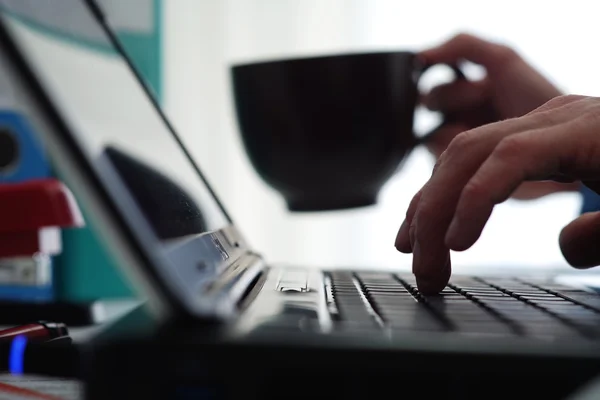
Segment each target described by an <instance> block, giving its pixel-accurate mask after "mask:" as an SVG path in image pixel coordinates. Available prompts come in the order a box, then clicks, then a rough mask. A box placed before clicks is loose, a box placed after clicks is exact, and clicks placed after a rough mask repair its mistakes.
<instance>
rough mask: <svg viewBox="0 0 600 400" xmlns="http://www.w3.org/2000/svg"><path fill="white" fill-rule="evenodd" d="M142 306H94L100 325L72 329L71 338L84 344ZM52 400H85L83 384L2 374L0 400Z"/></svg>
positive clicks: (133, 302) (114, 302)
mask: <svg viewBox="0 0 600 400" xmlns="http://www.w3.org/2000/svg"><path fill="white" fill-rule="evenodd" d="M140 305H141V302H140V301H138V300H131V299H123V300H108V301H100V302H98V303H97V305H95V310H94V312H97V313H98V317H99V320H100V323H99V324H97V325H92V326H89V327H83V328H69V332H70V334H71V337H72V338H73V341H74V342H75V343H85V342H86V341H88V340H90V339H92V338H93V337H94V336H96V335H98V334H99V333H100V332H102V331H103V330H104V329H108V328H109V327H110V325H111V324H112V323H113V322H115V321H116V320H118V319H119V318H121V317H123V316H125V315H126V314H128V313H130V312H132V311H133V310H135V309H136V308H137V307H139V306H140ZM0 328H3V327H0ZM6 328H8V327H6ZM48 396H53V397H48ZM51 398H55V399H64V400H80V399H83V385H82V384H81V382H78V381H75V380H69V379H57V378H48V377H44V376H34V375H24V376H13V375H10V374H0V400H21V399H28V400H36V399H45V400H48V399H51Z"/></svg>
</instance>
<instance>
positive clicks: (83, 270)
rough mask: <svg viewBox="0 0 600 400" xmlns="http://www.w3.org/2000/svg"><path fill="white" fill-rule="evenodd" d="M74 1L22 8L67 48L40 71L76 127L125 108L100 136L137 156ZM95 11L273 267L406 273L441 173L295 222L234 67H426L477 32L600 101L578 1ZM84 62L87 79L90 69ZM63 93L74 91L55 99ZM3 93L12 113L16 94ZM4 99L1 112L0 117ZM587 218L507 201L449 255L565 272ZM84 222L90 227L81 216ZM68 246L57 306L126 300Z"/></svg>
mask: <svg viewBox="0 0 600 400" xmlns="http://www.w3.org/2000/svg"><path fill="white" fill-rule="evenodd" d="M78 1H80V0H61V3H60V4H61V5H62V6H63V7H65V8H64V10H66V11H63V12H61V11H60V10H56V9H52V7H51V9H48V6H46V7H42V5H41V3H40V2H38V1H36V0H18V1H15V2H14V3H13V4H15V6H16V5H18V8H20V9H21V10H22V11H23V12H24V15H26V16H27V23H28V24H29V26H32V27H35V28H36V30H37V32H38V33H43V35H44V36H48V38H50V39H52V40H51V41H50V43H49V44H52V45H53V46H54V47H56V46H58V42H57V41H56V40H57V39H58V40H59V41H62V42H64V43H62V44H61V45H60V46H59V47H60V49H61V52H59V51H57V50H53V51H51V52H49V53H48V52H47V53H44V52H34V53H36V54H37V56H38V57H44V60H43V62H44V63H46V65H55V66H59V67H60V68H59V69H54V70H55V72H56V71H58V72H60V74H58V72H57V77H58V78H57V79H58V80H57V84H58V85H59V86H58V87H59V88H60V89H75V91H76V92H77V91H79V92H81V93H79V95H80V96H78V97H76V101H77V103H76V105H73V107H70V109H71V110H72V112H73V113H77V116H78V117H79V116H85V115H88V116H89V115H92V116H93V115H95V114H94V112H97V111H100V112H104V111H105V110H104V107H103V104H104V102H106V101H111V104H112V105H114V104H116V102H117V101H120V102H122V103H121V104H122V106H120V107H117V108H118V109H119V112H118V113H115V114H113V115H111V116H109V117H108V118H106V117H105V115H104V114H99V116H97V118H96V120H98V121H102V122H103V123H106V122H111V121H113V122H114V121H117V118H122V119H121V120H119V122H123V123H128V122H129V123H133V124H134V125H133V126H135V127H136V128H135V129H131V128H127V129H129V130H131V131H135V132H136V133H137V134H140V135H142V136H140V137H139V140H144V139H145V138H146V137H144V136H143V133H144V132H147V131H148V129H150V128H149V127H148V126H147V123H148V122H149V121H150V120H151V118H135V121H132V120H133V118H127V117H128V116H131V115H134V111H135V110H133V109H132V108H131V107H130V106H129V103H128V97H127V96H126V95H127V94H130V93H128V91H127V90H126V88H125V83H124V82H122V81H118V80H116V79H109V78H108V77H107V76H106V75H102V74H101V75H102V76H104V78H105V79H104V80H101V79H96V80H94V81H93V82H91V81H90V79H88V77H89V74H87V73H83V74H79V75H78V74H77V71H79V70H81V71H84V72H85V71H87V70H86V68H93V71H94V72H96V73H97V72H98V71H100V72H102V71H104V72H105V73H109V72H111V71H112V72H114V71H121V70H120V69H119V68H117V69H116V70H115V69H114V67H115V65H120V64H119V63H115V61H116V59H114V54H112V52H113V50H112V49H111V48H110V46H108V43H106V40H105V39H104V40H103V38H102V35H101V34H100V35H98V34H99V32H95V34H94V32H93V30H94V29H93V28H94V26H93V24H91V23H90V24H87V25H86V24H81V25H77V24H74V23H73V22H72V21H73V20H76V19H73V18H69V17H68V16H69V14H68V10H71V11H72V10H73V9H75V8H74V7H70V6H69V5H70V4H71V5H73V4H74V3H76V2H78ZM98 3H99V4H100V5H101V6H102V8H103V11H104V13H105V14H106V16H107V20H108V21H109V23H110V24H111V25H112V27H113V28H114V29H115V32H116V34H117V36H118V37H119V39H120V40H121V42H122V44H123V46H124V48H125V50H126V51H127V52H128V53H129V56H130V57H131V59H132V61H133V63H134V64H135V65H136V67H137V68H138V70H139V72H140V73H141V75H142V77H143V78H144V79H145V80H146V82H147V84H148V85H149V87H150V88H151V90H152V91H153V93H154V94H155V96H156V99H157V100H158V101H159V102H160V103H161V104H162V105H163V106H164V108H165V110H166V112H167V114H168V115H169V117H170V119H171V121H172V122H173V124H174V125H175V127H176V129H177V130H178V132H179V134H180V136H181V137H182V139H183V140H184V142H185V143H186V144H187V146H188V148H189V150H190V151H191V153H192V155H193V156H194V157H195V159H196V161H197V162H198V164H199V165H200V167H201V168H202V170H203V171H204V174H205V175H206V177H207V178H208V180H209V181H210V183H211V184H212V186H213V188H214V189H215V191H216V193H217V194H218V195H219V197H220V199H221V200H222V202H223V203H224V205H225V207H226V208H227V210H228V211H229V213H230V215H231V216H232V217H233V219H234V221H235V222H236V224H237V225H238V226H239V228H240V229H241V231H242V232H243V234H244V235H245V236H246V237H247V238H248V239H249V242H250V243H251V245H252V246H253V247H255V248H256V249H257V250H258V251H259V252H261V253H263V254H264V255H265V256H266V257H267V259H268V260H269V261H271V262H274V263H275V262H284V263H295V264H301V265H307V266H315V267H327V268H344V267H372V268H392V269H409V268H410V266H411V262H412V257H411V256H410V255H404V254H400V253H398V252H397V251H396V250H395V248H394V246H393V243H394V239H395V235H396V232H397V229H398V227H399V225H400V223H401V222H402V220H403V218H404V214H405V211H406V208H407V206H408V203H409V202H410V200H411V198H412V196H413V194H414V193H415V192H416V191H417V190H418V189H419V188H420V187H421V186H422V185H423V184H424V183H425V182H426V180H427V179H428V178H429V176H430V174H431V169H432V167H433V164H434V161H435V160H434V159H433V157H432V156H431V155H430V154H429V153H428V152H427V151H426V150H425V149H423V148H417V149H416V150H415V151H414V152H413V153H412V154H411V155H410V157H409V158H408V159H407V160H406V161H405V163H404V165H403V167H402V168H401V170H400V171H399V172H398V173H397V174H396V175H395V176H394V177H393V178H392V179H390V180H389V181H388V183H387V184H386V186H385V187H384V188H383V189H382V191H381V192H380V197H379V201H378V203H377V205H376V206H372V207H365V208H360V209H354V210H346V211H336V212H321V213H290V212H288V211H287V209H286V206H285V203H284V201H283V198H282V197H281V196H280V195H279V194H278V193H276V192H275V191H274V190H273V189H271V188H270V187H268V186H267V185H266V184H265V183H264V182H263V181H262V180H261V179H260V178H259V177H258V175H257V173H256V172H255V171H254V169H253V168H252V166H251V165H250V163H249V160H248V158H247V156H246V154H245V151H244V149H243V147H242V143H241V140H240V135H239V132H238V127H237V123H236V114H235V110H234V107H233V99H232V88H231V82H230V75H229V69H230V67H231V66H232V65H235V64H240V63H246V62H253V61H258V60H265V59H279V58H290V57H304V56H314V55H324V54H338V53H347V52H372V51H379V50H402V51H405V50H412V51H420V50H423V49H426V48H428V47H430V46H434V45H437V44H439V43H441V42H442V41H445V40H447V39H449V38H450V37H452V36H453V35H455V34H457V33H459V32H469V33H473V34H476V35H479V36H482V37H483V38H486V39H490V40H496V41H499V42H502V43H505V44H507V45H509V46H512V47H513V48H515V49H516V50H517V51H518V52H519V53H521V55H522V56H524V57H525V58H526V59H527V60H528V61H529V62H530V63H532V64H533V65H534V67H536V68H538V69H539V70H541V71H542V73H544V74H545V75H546V76H547V77H548V78H550V79H551V80H552V81H554V82H555V83H556V84H557V85H558V86H559V87H560V88H562V90H563V91H564V92H565V93H577V94H587V95H598V94H599V93H600V78H598V77H597V75H598V71H600V52H598V51H596V50H595V48H596V40H597V38H599V37H600V25H598V24H597V21H596V19H597V17H596V16H597V12H595V10H594V9H593V7H592V6H591V4H590V2H589V1H587V0H572V1H570V2H569V5H568V7H566V6H564V4H563V3H553V2H546V3H544V4H543V8H542V6H541V4H542V3H540V2H525V1H515V0H507V1H505V2H503V3H502V4H501V5H494V6H491V5H490V4H488V3H484V2H477V1H474V0H454V1H452V2H448V1H442V0H423V1H419V2H417V1H413V2H401V1H395V0H302V1H300V0H127V1H122V0H98ZM65 18H66V20H65ZM90 29H92V32H90ZM96 29H97V27H96ZM54 47H53V48H54ZM57 48H58V47H57ZM47 54H52V57H46V55H47ZM72 57H75V58H72ZM70 60H75V61H76V62H73V61H70ZM84 62H85V63H86V64H85V65H86V66H88V67H86V68H81V65H83V64H81V63H84ZM92 65H93V67H92ZM78 66H79V67H78ZM468 67H469V68H468V69H467V74H468V75H469V76H470V77H473V78H477V77H478V76H481V73H482V71H481V70H480V69H478V68H477V67H476V66H472V65H471V66H468ZM78 68H80V69H78ZM64 74H66V75H64ZM121 76H122V75H121ZM76 78H80V79H82V81H77V80H76ZM451 78H452V76H451V73H450V71H448V69H447V68H445V67H435V68H433V69H432V70H430V71H428V72H427V73H426V74H425V76H424V77H423V79H422V80H421V82H420V84H421V89H422V90H423V91H427V90H428V89H429V88H431V87H432V86H433V85H435V84H439V83H442V82H444V81H447V80H449V79H451ZM66 79H68V82H69V85H62V83H63V82H66ZM359 79H369V77H367V76H365V77H361V78H359ZM104 82H110V84H105V83H104ZM94 84H95V85H100V86H101V87H99V88H98V87H96V88H95V90H96V92H95V93H97V94H98V93H103V96H96V97H95V98H89V96H87V95H88V91H86V90H85V88H86V87H88V86H86V85H94ZM0 86H1V85H0ZM8 86H10V85H8ZM4 92H5V93H3V96H4V97H6V95H7V93H8V92H6V90H5V91H4ZM90 92H91V90H90ZM86 96H87V97H86ZM4 97H2V96H0V102H1V101H3V99H4ZM79 98H82V99H84V100H81V101H80V100H78V99H79ZM107 99H109V100H107ZM4 100H5V99H4ZM82 106H83V107H85V108H83V109H82V108H81V107H82ZM82 110H83V111H85V112H83V111H82ZM88 112H89V113H91V114H88ZM439 121H440V117H439V116H438V115H436V114H432V113H430V112H427V111H424V110H418V111H417V114H416V130H417V131H418V132H426V131H427V130H428V129H430V128H432V127H433V126H435V125H436V124H437V123H438V122H439ZM86 126H89V124H86ZM123 126H129V125H123ZM123 126H119V127H120V128H122V127H123ZM103 127H104V125H100V124H98V125H97V126H94V127H93V128H94V129H103V130H106V129H110V130H111V131H112V130H115V129H116V128H119V127H110V128H106V129H105V128H103ZM115 132H116V131H115ZM112 133H114V132H112ZM91 137H95V135H91ZM157 153H158V152H157ZM161 155H162V156H163V158H166V157H165V154H164V152H163V153H162V154H156V155H154V154H150V155H149V156H150V157H154V156H156V157H160V156H161ZM161 161H162V160H161ZM165 162H166V163H169V160H168V159H167V160H165ZM166 166H167V167H169V168H170V169H172V170H173V169H175V170H177V171H179V172H176V171H173V172H176V173H177V177H178V178H183V174H182V173H181V172H180V169H178V168H177V167H176V166H175V165H174V164H173V163H172V162H171V163H170V164H168V165H166ZM2 178H5V177H4V176H2ZM580 206H581V198H580V195H579V194H577V193H569V194H556V195H552V196H549V197H546V198H544V199H541V200H537V201H534V202H519V201H514V200H511V201H508V202H506V203H505V204H502V205H500V206H498V207H497V208H496V210H495V211H494V213H493V215H492V218H491V220H490V221H489V223H488V225H487V227H486V229H485V230H484V232H483V235H482V237H481V239H480V240H479V241H478V242H477V243H476V244H475V246H473V247H472V248H471V249H469V250H468V251H466V252H463V253H458V254H454V270H455V271H459V272H460V270H461V269H462V268H465V269H469V270H470V269H471V268H473V267H474V268H485V267H486V266H489V267H497V266H500V267H507V268H508V267H515V268H517V267H519V266H525V267H536V268H538V267H547V266H551V267H565V262H564V260H563V258H562V255H561V253H560V249H559V247H558V240H557V239H558V234H559V232H560V229H561V228H562V227H563V226H564V225H565V224H567V223H568V222H569V221H571V220H572V219H573V218H574V217H575V216H576V215H577V214H578V213H579V209H580ZM83 211H84V215H85V216H86V219H88V220H89V218H87V214H86V212H87V210H86V207H85V204H83ZM63 238H64V242H65V251H64V252H63V254H61V255H60V256H59V257H58V258H57V268H56V271H57V272H58V275H56V279H55V281H56V284H57V288H56V291H57V293H58V295H59V297H62V298H65V299H78V300H87V299H96V298H99V297H104V298H106V297H126V296H131V295H132V294H133V293H132V291H131V288H130V285H129V284H128V282H126V280H125V279H123V277H122V276H121V273H120V272H119V268H118V267H117V264H116V262H115V260H114V259H113V255H112V252H111V251H110V249H108V248H106V246H103V244H102V243H101V242H100V241H99V240H97V239H98V238H97V237H96V234H95V231H94V229H93V227H92V226H89V227H86V228H84V229H76V230H66V231H65V232H63ZM469 272H470V271H469Z"/></svg>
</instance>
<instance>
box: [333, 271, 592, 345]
mask: <svg viewBox="0 0 600 400" xmlns="http://www.w3.org/2000/svg"><path fill="white" fill-rule="evenodd" d="M326 287H327V295H328V306H329V311H330V313H331V316H332V319H333V321H334V324H333V329H334V330H335V331H356V330H362V329H369V330H372V329H391V330H394V331H406V332H457V333H460V334H464V335H476V336H481V335H502V336H506V335H513V336H526V337H537V338H551V339H556V338H569V339H573V337H575V336H580V337H583V338H588V339H594V340H596V339H600V296H596V295H594V294H589V293H588V292H584V291H580V290H576V289H573V288H570V287H567V286H562V285H557V284H552V283H549V284H544V285H540V284H538V283H536V282H531V281H526V280H520V279H506V278H478V277H465V278H462V277H457V278H455V279H453V280H452V281H451V283H450V284H448V286H447V287H446V288H445V289H444V290H443V291H442V292H441V293H440V294H439V295H436V296H425V295H422V294H421V293H419V291H418V289H417V286H416V281H415V279H414V276H412V275H407V276H404V275H396V274H384V273H353V272H345V271H335V272H330V273H328V275H327V278H326Z"/></svg>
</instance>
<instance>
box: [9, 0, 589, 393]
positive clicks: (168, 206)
mask: <svg viewBox="0 0 600 400" xmlns="http://www.w3.org/2000/svg"><path fill="white" fill-rule="evenodd" d="M43 2H44V3H52V2H54V3H56V4H57V5H58V3H61V4H60V5H61V6H64V4H66V3H65V2H67V3H68V4H69V7H68V13H69V18H68V19H67V20H68V23H69V24H72V26H73V27H82V26H83V27H85V30H86V32H87V34H88V35H90V36H89V37H93V38H94V40H95V41H96V42H97V41H101V42H102V45H103V50H102V51H100V52H96V51H89V50H86V48H85V47H82V46H80V45H79V44H78V43H77V42H76V41H65V40H63V38H61V37H59V36H55V35H53V34H51V33H48V32H46V31H44V30H43V29H38V28H37V27H36V25H35V24H32V23H30V21H28V19H27V18H26V17H32V15H34V14H35V17H36V18H43V17H44V14H39V13H34V11H35V10H36V3H37V2H36V1H26V0H13V1H10V0H4V1H1V2H0V4H2V11H1V14H0V60H1V61H0V74H1V75H2V76H3V77H5V78H7V81H9V82H10V84H11V86H12V89H13V90H14V93H16V95H15V96H16V98H17V99H18V101H19V104H20V106H21V108H22V109H23V111H24V112H26V113H27V115H28V116H29V117H30V118H31V120H32V122H33V123H34V124H35V125H36V131H38V132H40V135H41V139H42V140H43V142H44V144H45V146H46V148H47V149H48V152H49V154H50V156H51V157H52V159H53V161H54V164H55V165H56V167H57V168H58V170H59V171H60V174H61V176H63V177H64V179H65V180H66V182H67V184H68V185H69V186H70V187H71V188H72V190H73V191H74V193H75V195H76V196H77V198H78V199H79V201H80V202H81V203H82V204H83V206H84V207H85V208H86V209H88V210H89V211H90V212H89V214H90V215H91V217H92V218H93V221H92V222H93V224H94V226H96V227H98V229H99V231H100V232H101V233H102V237H103V238H104V239H105V241H106V243H107V245H108V246H110V247H109V248H110V249H111V250H112V251H113V252H114V254H115V255H116V257H117V258H118V260H119V262H120V265H121V266H122V267H123V270H124V271H125V272H126V273H127V274H128V276H130V277H131V281H132V282H133V283H134V284H136V285H137V286H138V287H139V289H140V290H139V293H140V295H141V296H143V298H144V299H145V301H146V304H147V307H148V310H149V311H150V313H151V315H152V316H153V318H154V320H155V321H156V322H157V325H159V326H162V327H167V328H165V330H163V332H169V333H168V334H164V333H163V336H160V339H156V338H142V339H136V340H135V341H130V342H127V344H126V345H125V344H123V343H125V341H124V342H123V343H119V342H118V341H117V342H115V343H113V344H111V346H114V347H112V348H111V347H110V346H109V347H107V348H106V349H105V351H104V352H102V354H103V357H104V358H102V357H100V358H98V359H102V360H103V361H102V362H100V361H99V362H98V364H97V370H96V371H97V375H94V376H95V377H96V378H94V379H92V381H93V384H94V385H95V386H92V387H94V388H95V390H92V391H91V393H93V394H96V395H98V393H103V394H104V395H106V396H105V397H104V398H119V397H120V396H122V397H124V398H125V397H126V396H125V395H124V393H128V394H132V393H136V394H141V393H143V394H144V395H145V396H149V397H146V398H159V397H165V396H166V397H168V398H177V399H179V398H181V399H184V398H185V399H187V398H225V397H228V396H229V397H231V398H239V397H242V396H243V397H245V398H250V397H253V396H254V395H256V396H257V397H258V398H266V397H271V396H273V397H282V396H285V397H289V396H290V395H292V397H311V396H313V395H315V394H316V395H317V397H324V396H327V397H331V396H334V397H335V398H344V397H350V398H351V397H365V398H366V397H370V396H371V397H373V396H376V395H378V394H379V395H381V394H385V393H389V395H390V396H394V397H402V396H405V395H409V394H410V393H416V394H418V395H419V396H424V397H427V396H430V395H443V396H445V397H449V398H454V397H456V398H471V397H473V398H496V396H500V395H502V396H508V395H510V396H512V397H514V398H521V397H522V396H521V395H524V394H525V393H535V394H536V395H539V396H540V398H542V397H544V396H545V398H563V396H565V395H566V394H567V393H570V392H571V391H572V390H574V389H575V388H576V387H578V386H579V385H581V384H583V383H584V382H586V381H587V380H588V379H590V378H591V377H593V376H594V375H595V374H596V373H600V296H599V295H597V294H596V292H595V291H594V290H593V289H592V288H591V287H588V286H586V285H585V284H582V285H579V286H572V285H568V284H566V283H564V282H561V281H557V280H556V279H554V277H553V276H551V275H549V276H539V274H536V275H529V274H526V273H523V275H519V276H517V277H510V276H505V275H502V274H492V273H486V274H483V275H481V276H453V277H452V279H451V282H450V283H449V284H448V286H447V287H446V288H445V289H444V290H443V291H442V292H441V293H440V295H438V296H424V295H422V294H420V293H419V291H418V289H417V287H416V283H415V279H414V277H413V276H412V275H411V274H410V273H392V272H389V271H387V272H377V271H376V270H373V269H357V270H335V271H323V270H316V269H309V268H303V267H302V265H298V266H297V267H295V268H283V267H279V266H277V265H271V264H270V263H269V260H265V259H264V258H263V257H262V256H261V254H260V250H259V249H253V248H251V247H250V246H249V245H248V242H247V241H246V240H245V239H244V236H243V235H242V232H240V231H239V230H238V228H237V227H236V225H235V223H234V221H232V219H231V218H230V217H229V216H228V214H227V212H226V210H225V209H224V208H223V206H222V204H221V203H220V202H219V200H218V198H217V197H216V196H215V193H213V191H212V190H211V188H210V186H209V185H208V183H207V181H206V180H205V179H204V177H203V175H202V173H201V171H200V170H199V168H198V166H197V165H196V163H195V161H194V160H193V159H192V158H191V157H190V155H189V153H188V152H187V150H186V148H185V146H184V145H183V144H182V142H181V141H180V140H179V138H178V136H177V134H176V132H175V131H174V130H173V127H172V126H171V125H170V124H169V122H168V120H167V119H166V118H165V116H164V114H163V112H162V111H161V109H160V107H159V106H158V105H157V103H156V102H155V101H154V99H153V97H152V96H151V94H150V92H149V91H148V90H147V89H146V87H145V86H144V85H143V83H142V80H141V79H140V77H139V75H138V74H136V72H135V70H134V69H133V68H132V66H131V63H130V62H129V60H128V59H127V57H126V56H125V54H124V52H123V50H122V48H121V46H120V45H119V43H118V41H117V40H116V39H115V37H114V35H113V34H112V33H111V31H110V29H109V22H110V21H108V22H107V21H106V19H105V17H104V14H103V12H102V10H101V9H100V8H99V7H98V6H97V5H96V4H94V3H92V2H88V1H84V0H82V1H75V0H68V1H67V0H43ZM46 6H47V7H46V8H47V9H52V7H49V6H48V4H46ZM58 9H59V8H58V7H57V8H56V10H58ZM63 9H64V7H63ZM199 161H200V163H201V160H199ZM290 261H291V262H293V260H290ZM168 327H173V328H172V329H171V330H169V328H168ZM165 335H166V336H165ZM166 338H168V339H166ZM109 355H110V357H109ZM157 360H160V362H159V361H157ZM106 374H108V375H106ZM98 376H102V377H106V376H110V379H108V380H102V379H100V378H98ZM126 388H128V389H126ZM132 388H135V389H132ZM127 390H130V391H127ZM107 393H110V395H108V394H107ZM98 396H99V397H98V398H101V396H100V395H98ZM186 396H187V397H186ZM210 396H213V397H210ZM138 398H141V396H138Z"/></svg>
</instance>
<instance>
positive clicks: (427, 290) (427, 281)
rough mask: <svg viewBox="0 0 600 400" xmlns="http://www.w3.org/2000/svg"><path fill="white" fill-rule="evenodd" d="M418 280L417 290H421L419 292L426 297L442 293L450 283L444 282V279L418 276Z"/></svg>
mask: <svg viewBox="0 0 600 400" xmlns="http://www.w3.org/2000/svg"><path fill="white" fill-rule="evenodd" d="M416 278H417V288H418V289H419V292H421V293H422V294H424V295H435V294H438V293H440V292H441V291H442V290H444V288H445V287H446V285H447V284H448V281H447V280H446V281H444V279H443V278H441V279H440V278H434V279H432V278H431V277H426V276H421V277H419V276H416Z"/></svg>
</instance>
